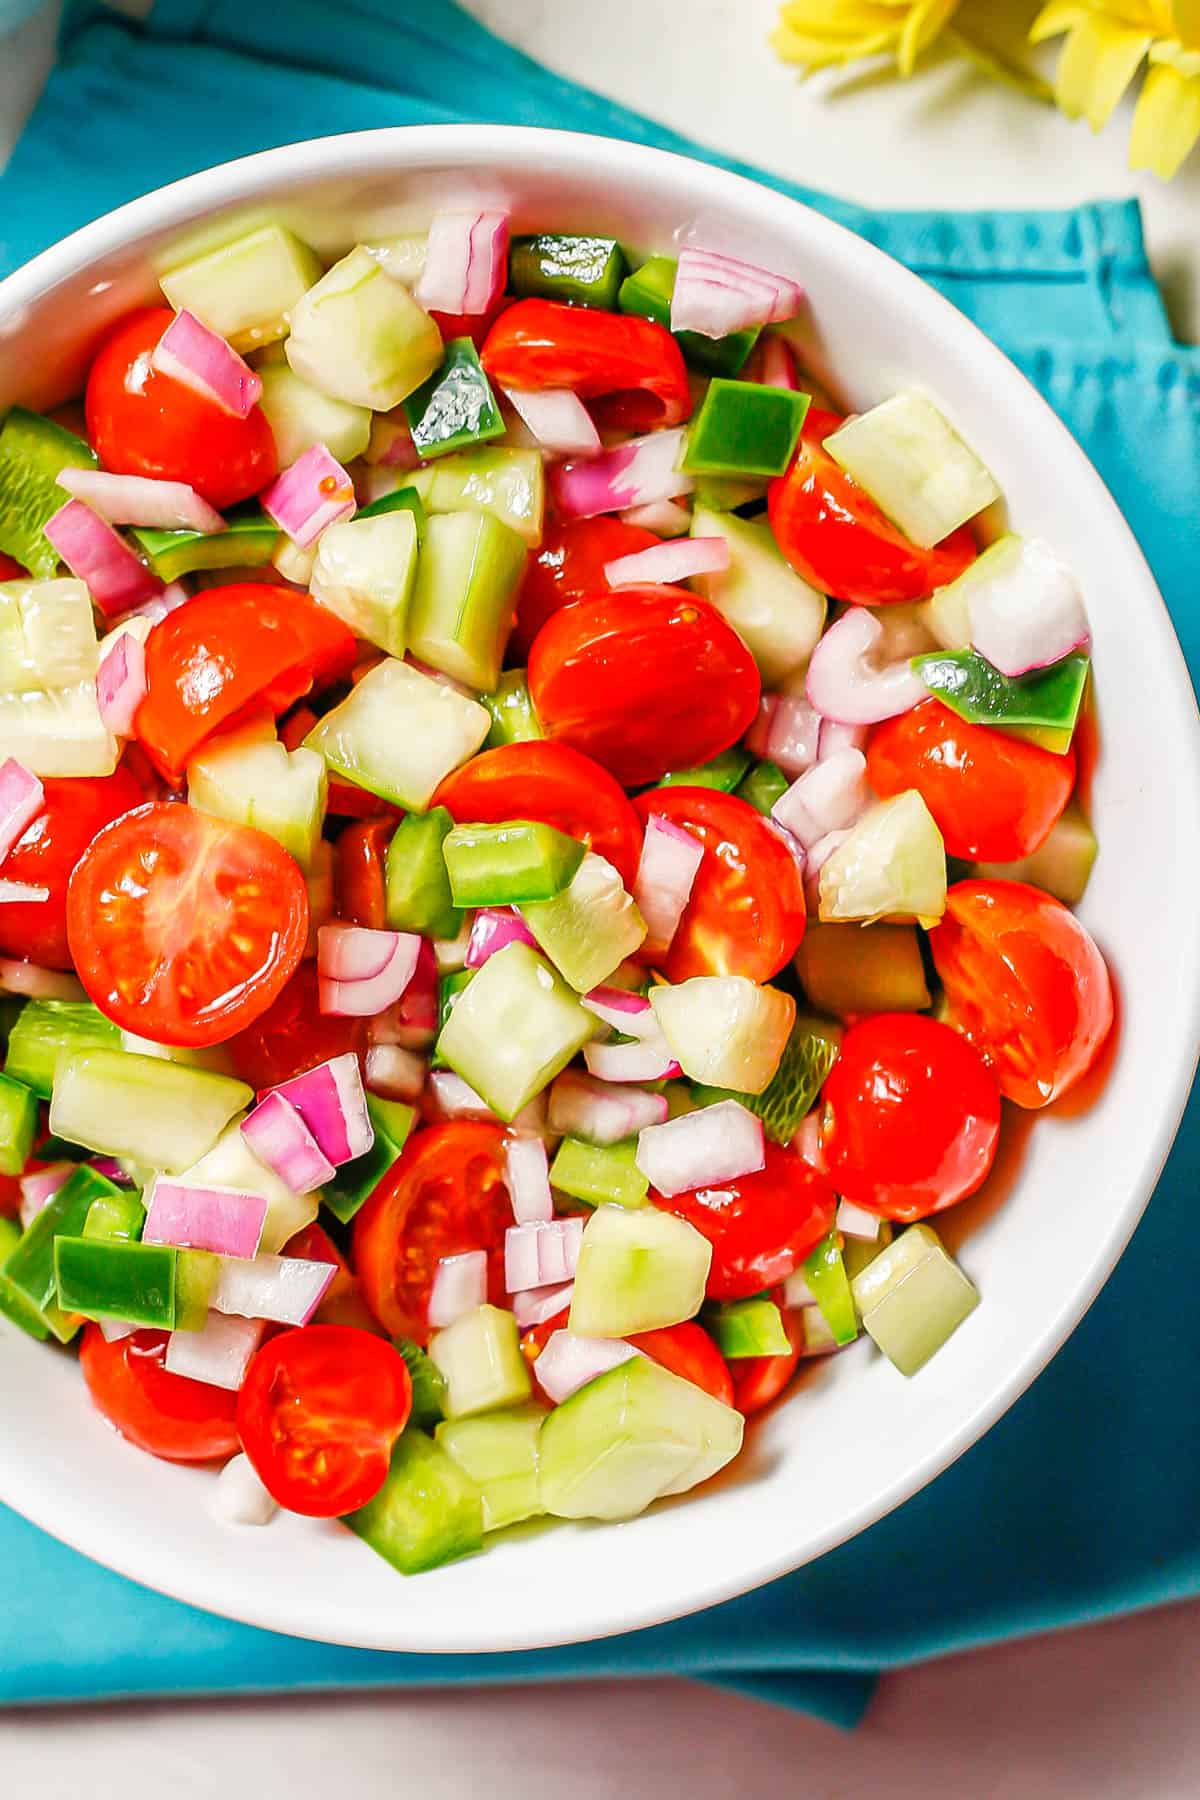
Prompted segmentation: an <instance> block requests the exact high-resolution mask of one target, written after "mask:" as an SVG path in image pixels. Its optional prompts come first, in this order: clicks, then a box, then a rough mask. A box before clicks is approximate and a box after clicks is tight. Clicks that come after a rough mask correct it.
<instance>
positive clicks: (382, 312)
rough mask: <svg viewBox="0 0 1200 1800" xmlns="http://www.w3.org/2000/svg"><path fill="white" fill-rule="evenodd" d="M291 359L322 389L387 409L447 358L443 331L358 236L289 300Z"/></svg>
mask: <svg viewBox="0 0 1200 1800" xmlns="http://www.w3.org/2000/svg"><path fill="white" fill-rule="evenodd" d="M287 359H288V362H289V363H290V364H291V366H292V368H293V369H294V370H295V372H296V374H297V375H299V376H301V377H302V378H303V379H304V380H305V381H308V382H311V383H312V385H313V387H315V388H319V389H320V391H321V392H322V393H323V394H329V395H331V396H332V398H333V399H335V400H346V401H349V402H350V404H351V405H353V406H367V407H370V408H371V409H372V410H373V411H375V412H390V411H391V409H392V407H393V406H399V404H400V402H401V400H403V399H405V398H406V397H407V396H408V395H409V394H411V393H412V391H413V389H414V388H418V387H420V385H421V383H422V382H423V381H424V380H425V379H426V377H427V376H429V375H432V374H433V371H434V370H435V369H436V368H437V366H438V364H439V362H440V361H441V360H442V334H441V332H440V331H439V330H438V328H437V326H436V325H435V324H434V322H433V320H432V319H431V318H430V317H429V314H428V313H427V312H426V311H425V309H424V307H422V306H418V305H417V302H416V301H415V300H414V299H413V297H412V295H411V294H410V293H409V291H408V289H407V288H406V287H402V286H401V285H400V283H399V282H398V281H393V280H392V278H391V276H390V275H388V274H386V273H385V271H384V270H383V268H382V267H381V266H380V264H379V263H377V262H376V261H375V258H374V257H373V256H372V255H371V253H370V251H369V250H364V249H363V247H362V245H361V244H359V245H358V246H357V247H356V248H355V249H353V250H351V252H350V254H349V255H348V256H343V258H342V260H341V261H340V262H337V263H334V265H333V267H332V269H330V270H329V271H328V273H327V274H325V275H322V277H321V279H320V280H319V281H318V282H317V283H316V284H315V286H313V287H310V288H309V290H308V292H307V293H306V294H305V295H304V296H303V298H302V299H300V300H298V301H296V303H295V304H294V305H293V307H292V308H291V334H290V336H289V337H288V341H287Z"/></svg>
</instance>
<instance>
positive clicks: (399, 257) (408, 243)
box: [367, 232, 429, 287]
mask: <svg viewBox="0 0 1200 1800" xmlns="http://www.w3.org/2000/svg"><path fill="white" fill-rule="evenodd" d="M367 249H368V250H369V251H370V252H371V255H372V256H373V257H374V258H375V260H376V262H377V263H379V264H380V265H381V266H382V267H383V268H385V269H386V270H387V272H388V274H389V275H390V276H391V278H392V280H393V281H402V282H403V283H404V285H405V287H415V286H416V284H417V282H418V281H419V280H420V279H421V274H422V271H423V270H424V268H425V256H426V252H427V251H428V249H429V239H428V238H427V237H426V235H425V233H424V232H402V233H400V235H399V236H397V237H379V238H377V237H373V238H372V239H371V241H370V243H369V244H368V245H367Z"/></svg>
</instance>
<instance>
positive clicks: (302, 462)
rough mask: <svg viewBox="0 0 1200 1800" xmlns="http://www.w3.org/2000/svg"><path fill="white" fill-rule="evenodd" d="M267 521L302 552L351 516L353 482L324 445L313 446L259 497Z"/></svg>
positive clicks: (353, 505)
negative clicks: (285, 534) (333, 526)
mask: <svg viewBox="0 0 1200 1800" xmlns="http://www.w3.org/2000/svg"><path fill="white" fill-rule="evenodd" d="M259 500H260V502H261V504H262V509H263V511H264V512H265V513H266V515H267V517H268V518H269V519H272V520H273V521H274V523H275V524H276V525H278V527H279V529H280V531H285V532H286V533H287V535H288V537H290V538H291V540H292V542H293V543H294V544H299V546H300V548H301V549H302V550H304V549H307V547H308V545H309V544H315V543H316V541H317V539H318V538H319V537H320V535H321V533H322V532H323V531H324V530H325V528H326V526H328V525H337V524H338V523H340V521H341V520H343V519H351V518H353V517H354V508H355V501H354V483H353V482H352V481H351V479H350V477H349V475H347V473H346V471H345V469H343V467H342V465H341V463H340V462H338V461H337V459H336V458H335V457H333V456H331V455H330V453H329V451H328V450H327V449H326V448H325V445H324V444H314V445H313V446H312V448H311V449H310V450H306V451H305V452H304V454H303V456H300V457H297V459H296V461H295V462H294V463H293V464H292V466H291V468H290V469H285V470H284V471H283V474H282V475H277V476H276V477H275V479H274V481H273V482H272V483H271V485H270V487H267V488H264V489H263V491H262V493H261V494H260V495H259Z"/></svg>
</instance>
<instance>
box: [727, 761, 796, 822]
mask: <svg viewBox="0 0 1200 1800" xmlns="http://www.w3.org/2000/svg"><path fill="white" fill-rule="evenodd" d="M791 785H792V784H791V782H790V781H789V780H788V778H787V776H786V775H785V774H784V772H783V770H782V769H781V768H779V767H778V765H777V764H776V763H773V762H756V763H755V765H754V767H753V768H752V769H751V771H750V773H749V774H748V775H747V776H746V778H745V779H744V780H743V781H740V782H739V783H738V785H737V788H736V789H735V790H734V791H735V792H736V794H737V797H738V799H739V800H744V801H745V802H746V804H747V806H752V807H753V808H754V810H755V812H760V813H762V814H763V816H764V818H768V819H769V818H770V816H771V809H772V808H773V807H774V805H775V802H776V801H777V800H778V799H780V798H781V796H782V795H784V794H786V793H787V791H788V789H789V788H790V787H791Z"/></svg>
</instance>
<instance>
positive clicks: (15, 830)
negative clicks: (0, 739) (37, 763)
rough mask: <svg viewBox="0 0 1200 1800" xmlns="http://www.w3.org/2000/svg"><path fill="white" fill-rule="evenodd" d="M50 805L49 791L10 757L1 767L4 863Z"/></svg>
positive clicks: (0, 849) (0, 857)
mask: <svg viewBox="0 0 1200 1800" xmlns="http://www.w3.org/2000/svg"><path fill="white" fill-rule="evenodd" d="M45 804H46V790H45V788H44V787H43V786H42V784H41V782H40V781H39V780H38V778H37V776H36V775H34V774H32V773H31V772H30V771H29V770H28V769H27V768H26V767H25V764H24V763H21V762H18V761H17V759H16V757H15V756H7V757H5V759H4V761H3V762H2V763H0V862H3V861H4V858H5V857H6V856H7V855H8V853H9V851H10V850H11V849H12V847H13V845H14V844H15V843H16V842H17V840H18V839H19V838H22V837H24V835H25V833H26V831H27V830H28V829H29V827H30V826H31V825H32V824H33V821H34V820H35V819H36V818H37V816H38V814H39V813H40V812H41V811H42V810H43V808H44V807H45Z"/></svg>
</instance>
